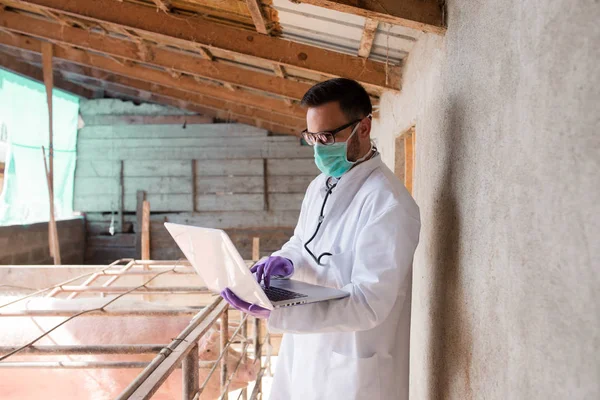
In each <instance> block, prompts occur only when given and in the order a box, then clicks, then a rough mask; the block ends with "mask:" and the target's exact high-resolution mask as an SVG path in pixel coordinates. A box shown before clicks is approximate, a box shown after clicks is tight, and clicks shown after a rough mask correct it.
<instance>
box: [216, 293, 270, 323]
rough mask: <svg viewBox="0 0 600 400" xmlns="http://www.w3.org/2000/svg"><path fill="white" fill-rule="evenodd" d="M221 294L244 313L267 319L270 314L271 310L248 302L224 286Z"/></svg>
mask: <svg viewBox="0 0 600 400" xmlns="http://www.w3.org/2000/svg"><path fill="white" fill-rule="evenodd" d="M221 296H222V297H223V299H225V301H226V302H228V303H229V305H231V306H232V307H233V308H235V309H236V310H239V311H242V312H245V313H246V314H250V315H252V316H253V317H256V318H262V319H268V318H269V316H270V315H271V311H270V310H267V309H266V308H262V307H261V306H258V305H256V304H250V303H248V302H245V301H244V300H242V299H240V298H239V297H237V296H236V295H235V293H233V292H232V291H231V289H229V288H226V289H225V290H223V291H222V292H221Z"/></svg>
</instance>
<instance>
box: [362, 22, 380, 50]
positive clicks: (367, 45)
mask: <svg viewBox="0 0 600 400" xmlns="http://www.w3.org/2000/svg"><path fill="white" fill-rule="evenodd" d="M378 25H379V22H378V21H377V20H374V19H370V18H367V20H366V21H365V27H364V28H363V33H362V38H361V39H360V46H359V47H358V56H359V57H362V58H369V54H371V48H372V47H373V40H375V32H376V31H377V26H378Z"/></svg>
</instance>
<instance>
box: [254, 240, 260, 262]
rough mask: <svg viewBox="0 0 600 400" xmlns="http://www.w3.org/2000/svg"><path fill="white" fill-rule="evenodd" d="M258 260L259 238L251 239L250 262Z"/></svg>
mask: <svg viewBox="0 0 600 400" xmlns="http://www.w3.org/2000/svg"><path fill="white" fill-rule="evenodd" d="M258 260H260V238H259V237H255V238H252V261H258Z"/></svg>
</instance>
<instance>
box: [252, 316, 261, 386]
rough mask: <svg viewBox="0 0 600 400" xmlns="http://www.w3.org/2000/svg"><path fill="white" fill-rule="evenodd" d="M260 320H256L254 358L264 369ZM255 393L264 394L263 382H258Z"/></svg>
mask: <svg viewBox="0 0 600 400" xmlns="http://www.w3.org/2000/svg"><path fill="white" fill-rule="evenodd" d="M260 326H261V323H260V319H259V318H254V358H255V360H256V361H255V362H258V365H259V367H262V348H261V346H260V331H261V329H260ZM254 391H255V392H258V393H261V394H262V381H261V380H259V379H257V380H256V387H255V389H254Z"/></svg>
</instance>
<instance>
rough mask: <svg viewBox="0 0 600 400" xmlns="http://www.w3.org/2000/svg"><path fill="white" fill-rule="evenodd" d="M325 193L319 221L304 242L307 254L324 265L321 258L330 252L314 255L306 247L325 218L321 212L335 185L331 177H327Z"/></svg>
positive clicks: (329, 254)
mask: <svg viewBox="0 0 600 400" xmlns="http://www.w3.org/2000/svg"><path fill="white" fill-rule="evenodd" d="M326 185H327V193H326V194H325V199H323V205H321V212H320V214H319V223H318V224H317V229H315V233H313V235H312V236H311V237H310V239H308V242H306V243H304V248H305V249H306V251H307V252H308V254H310V256H311V257H312V258H313V260H315V262H316V263H317V264H319V265H324V264H322V263H321V259H322V258H323V257H325V256H331V255H332V254H331V253H327V252H325V253H321V254H320V255H319V257H316V256H315V255H314V254H313V252H312V251H310V249H309V248H308V245H309V244H310V242H312V241H313V240H314V239H315V237H316V236H317V233H319V228H321V225H322V224H323V220H324V219H325V215H324V214H323V211H325V204H327V199H328V198H329V196H330V195H331V192H332V191H333V189H334V188H335V187H336V186H337V182H335V183H332V182H331V178H328V179H327V183H326Z"/></svg>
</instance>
